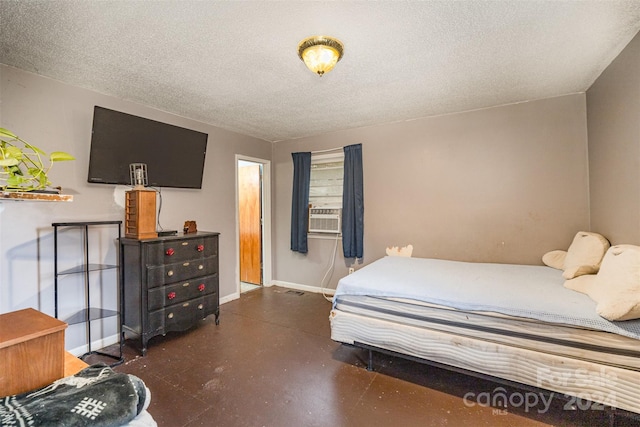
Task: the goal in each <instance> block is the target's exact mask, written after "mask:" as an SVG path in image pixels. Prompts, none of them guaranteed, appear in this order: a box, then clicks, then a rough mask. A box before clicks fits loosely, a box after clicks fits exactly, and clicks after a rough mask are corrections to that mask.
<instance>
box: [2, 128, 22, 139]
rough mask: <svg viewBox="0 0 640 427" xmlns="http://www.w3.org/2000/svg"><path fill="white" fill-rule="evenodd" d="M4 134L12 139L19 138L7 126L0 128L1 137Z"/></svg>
mask: <svg viewBox="0 0 640 427" xmlns="http://www.w3.org/2000/svg"><path fill="white" fill-rule="evenodd" d="M3 136H5V137H8V138H11V139H18V137H17V136H16V135H15V134H14V133H13V132H11V131H10V130H7V129H5V128H0V137H3Z"/></svg>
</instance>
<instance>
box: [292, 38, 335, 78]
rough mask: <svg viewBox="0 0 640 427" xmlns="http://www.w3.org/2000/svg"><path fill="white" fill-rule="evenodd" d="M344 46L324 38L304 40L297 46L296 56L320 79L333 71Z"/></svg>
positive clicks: (332, 39)
mask: <svg viewBox="0 0 640 427" xmlns="http://www.w3.org/2000/svg"><path fill="white" fill-rule="evenodd" d="M343 52H344V46H343V45H342V42H341V41H340V40H338V39H334V38H332V37H326V36H313V37H309V38H306V39H304V40H302V41H301V42H300V44H299V45H298V56H299V57H300V59H301V60H302V61H303V62H304V63H305V65H306V66H307V68H309V69H310V70H311V71H313V72H314V73H316V74H318V75H319V76H320V77H322V75H323V74H324V73H327V72H329V71H331V70H332V69H333V67H334V66H335V65H336V63H337V62H338V61H340V59H341V58H342V53H343Z"/></svg>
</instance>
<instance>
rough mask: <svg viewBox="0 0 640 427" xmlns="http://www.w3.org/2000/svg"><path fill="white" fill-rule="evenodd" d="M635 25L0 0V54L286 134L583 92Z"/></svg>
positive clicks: (531, 16)
mask: <svg viewBox="0 0 640 427" xmlns="http://www.w3.org/2000/svg"><path fill="white" fill-rule="evenodd" d="M639 30H640V0H631V1H629V0H626V1H613V0H598V1H593V0H584V1H578V0H553V1H543V0H536V1H533V0H512V1H478V0H462V1H378V2H369V1H279V2H272V1H269V2H267V1H242V2H241V1H234V2H231V1H190V0H185V1H178V0H173V1H171V0H169V1H75V0H74V1H49V0H47V1H42V0H35V1H9V0H0V62H2V63H4V64H7V65H10V66H14V67H17V68H20V69H24V70H27V71H30V72H33V73H37V74H40V75H43V76H48V77H51V78H53V79H56V80H60V81H63V82H67V83H70V84H72V85H76V86H80V87H85V88H89V89H92V90H95V91H98V92H101V93H105V94H109V95H113V96H116V97H118V98H123V99H127V100H131V101H135V102H138V103H141V104H145V105H149V106H152V107H155V108H157V109H160V110H164V111H168V112H172V113H175V114H178V115H180V116H184V117H189V118H192V119H195V120H198V121H202V122H205V123H210V124H212V125H215V126H218V127H221V128H225V129H229V130H232V131H236V132H239V133H242V134H245V135H251V136H255V137H258V138H262V139H265V140H268V141H281V140H289V139H293V138H299V137H305V136H312V135H317V134H323V133H327V132H331V131H335V130H339V129H348V128H356V127H362V126H368V125H372V124H376V123H384V122H394V121H401V120H408V119H414V118H419V117H425V116H431V115H438V114H446V113H451V112H458V111H467V110H473V109H478V108H485V107H491V106H496V105H503V104H509V103H515V102H523V101H528V100H534V99H540V98H548V97H553V96H558V95H564V94H570V93H579V92H584V91H585V90H586V89H588V88H589V86H590V85H591V84H592V83H593V81H594V80H595V79H596V78H597V77H598V76H599V75H600V73H601V72H602V71H603V70H604V69H605V68H606V66H607V65H608V64H609V63H610V62H611V61H612V60H613V59H614V58H615V57H616V56H617V55H618V53H619V52H620V51H621V50H622V49H623V48H624V46H625V45H626V44H627V43H628V42H629V41H630V40H631V39H632V38H633V36H634V35H635V34H636V33H637V32H638V31H639ZM317 34H323V35H329V36H333V37H337V38H338V39H340V40H341V41H342V42H343V43H344V45H345V54H344V57H343V59H342V61H340V62H339V63H338V65H337V66H336V68H335V69H334V70H333V71H332V72H330V73H328V74H327V75H325V76H323V77H318V76H317V75H315V74H313V73H311V72H310V71H309V70H307V69H306V68H305V66H304V64H303V63H302V62H301V61H300V59H299V58H298V55H297V45H298V42H299V41H301V40H302V39H304V38H306V37H308V36H311V35H317Z"/></svg>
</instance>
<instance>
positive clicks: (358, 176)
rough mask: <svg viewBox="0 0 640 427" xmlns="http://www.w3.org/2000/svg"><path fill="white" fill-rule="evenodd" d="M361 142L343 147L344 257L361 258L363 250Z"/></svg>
mask: <svg viewBox="0 0 640 427" xmlns="http://www.w3.org/2000/svg"><path fill="white" fill-rule="evenodd" d="M362 181H363V179H362V144H355V145H348V146H346V147H344V182H343V186H344V188H343V190H342V250H343V252H344V257H345V258H362V254H363V251H364V242H363V240H364V239H363V237H364V191H363V185H362Z"/></svg>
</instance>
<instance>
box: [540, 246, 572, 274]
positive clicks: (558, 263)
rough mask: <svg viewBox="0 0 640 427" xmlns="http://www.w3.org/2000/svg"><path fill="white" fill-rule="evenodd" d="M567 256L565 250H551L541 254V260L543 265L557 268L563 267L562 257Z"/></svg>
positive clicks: (561, 268)
mask: <svg viewBox="0 0 640 427" xmlns="http://www.w3.org/2000/svg"><path fill="white" fill-rule="evenodd" d="M566 256H567V251H560V250H558V251H551V252H547V253H546V254H544V255H542V262H543V263H544V265H548V266H549V267H553V268H556V269H558V270H563V269H564V259H565V257H566Z"/></svg>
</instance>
